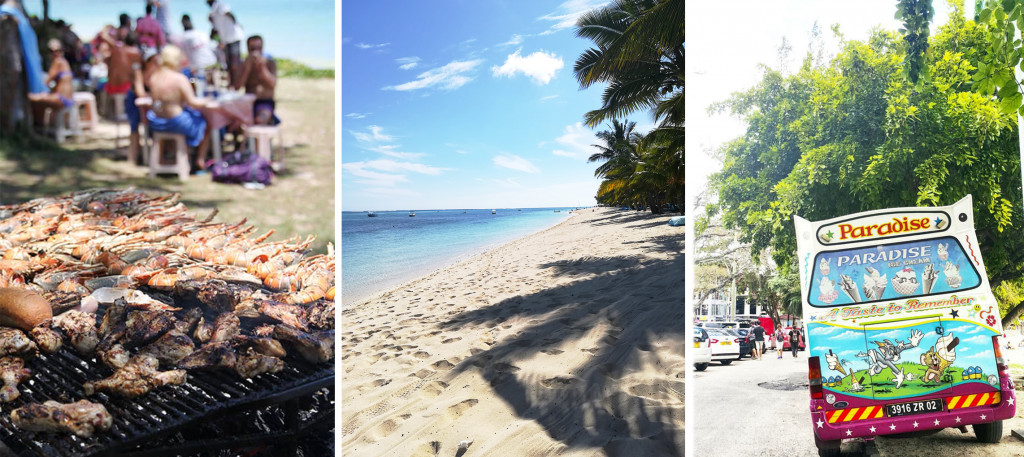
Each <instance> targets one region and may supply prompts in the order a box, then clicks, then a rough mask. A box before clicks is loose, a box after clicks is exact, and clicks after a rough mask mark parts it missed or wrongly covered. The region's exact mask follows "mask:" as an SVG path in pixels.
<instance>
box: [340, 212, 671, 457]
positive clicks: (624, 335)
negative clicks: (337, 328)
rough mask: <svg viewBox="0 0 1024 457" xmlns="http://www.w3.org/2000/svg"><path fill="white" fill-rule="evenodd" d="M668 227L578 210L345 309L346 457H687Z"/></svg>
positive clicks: (628, 215) (645, 218)
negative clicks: (461, 447)
mask: <svg viewBox="0 0 1024 457" xmlns="http://www.w3.org/2000/svg"><path fill="white" fill-rule="evenodd" d="M669 217H670V215H665V216H652V215H650V213H637V212H634V211H619V210H612V209H596V210H583V211H581V212H579V213H577V214H576V215H574V216H573V217H571V218H569V219H568V220H567V221H565V222H563V223H561V224H559V225H557V226H555V227H552V228H549V229H547V230H545V231H542V232H539V233H536V234H534V235H530V236H527V237H525V238H521V239H519V240H516V241H513V242H511V243H509V244H506V245H504V246H501V247H499V248H496V249H493V250H491V251H488V252H485V253H483V254H480V255H477V256H475V257H472V258H470V259H468V260H466V261H463V262H461V263H458V264H456V265H453V266H451V267H448V268H445V269H443V270H440V271H438V272H435V273H433V274H431V275H429V276H426V277H424V278H421V279H419V280H416V281H413V282H410V283H407V284H405V285H403V286H401V287H399V288H397V289H396V290H393V291H390V292H386V293H382V294H378V295H376V296H374V297H372V298H370V299H368V300H366V301H363V302H361V303H357V304H355V305H352V306H348V305H347V306H345V307H344V309H343V310H342V329H343V331H342V354H341V360H340V362H339V363H340V367H341V370H342V393H341V396H342V398H341V409H342V426H341V431H340V433H341V440H342V455H345V456H391V455H395V456H410V455H411V456H433V455H435V450H434V449H435V447H439V452H438V453H437V455H440V456H452V455H466V456H533V455H587V456H590V455H623V456H640V455H644V456H651V455H682V454H683V428H684V427H683V390H684V389H683V372H684V367H685V363H684V360H683V347H684V346H685V341H684V338H683V329H684V327H685V318H684V301H683V295H684V292H683V228H682V227H670V226H668V225H667V220H668V218H669ZM467 439H468V440H473V443H472V445H471V446H470V447H469V448H468V450H467V451H466V452H465V453H464V454H462V453H458V452H457V447H458V443H459V442H460V441H463V440H467Z"/></svg>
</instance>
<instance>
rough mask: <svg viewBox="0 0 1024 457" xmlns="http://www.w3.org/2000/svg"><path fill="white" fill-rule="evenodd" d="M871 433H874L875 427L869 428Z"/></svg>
mask: <svg viewBox="0 0 1024 457" xmlns="http://www.w3.org/2000/svg"><path fill="white" fill-rule="evenodd" d="M871 433H875V426H874V425H872V426H871Z"/></svg>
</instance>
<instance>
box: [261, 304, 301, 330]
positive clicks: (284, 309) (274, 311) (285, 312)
mask: <svg viewBox="0 0 1024 457" xmlns="http://www.w3.org/2000/svg"><path fill="white" fill-rule="evenodd" d="M259 309H260V313H261V314H263V315H264V316H267V317H269V318H271V319H274V320H276V321H278V322H280V323H282V324H286V325H289V326H292V327H294V328H297V329H299V330H302V331H307V330H309V324H308V323H307V321H306V310H305V309H303V308H302V307H301V306H298V305H286V304H284V303H280V302H274V301H270V300H267V301H263V302H262V303H260V308H259Z"/></svg>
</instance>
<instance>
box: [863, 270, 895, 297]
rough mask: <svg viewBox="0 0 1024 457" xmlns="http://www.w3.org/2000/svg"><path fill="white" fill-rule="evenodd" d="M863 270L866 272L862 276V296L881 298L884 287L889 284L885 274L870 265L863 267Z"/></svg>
mask: <svg viewBox="0 0 1024 457" xmlns="http://www.w3.org/2000/svg"><path fill="white" fill-rule="evenodd" d="M864 270H865V271H867V272H868V274H867V276H865V277H864V297H865V298H867V299H868V300H879V299H881V298H882V294H883V293H884V292H885V288H886V287H888V286H889V281H888V280H887V279H886V278H885V277H886V275H883V274H879V273H878V270H876V269H874V268H871V267H864Z"/></svg>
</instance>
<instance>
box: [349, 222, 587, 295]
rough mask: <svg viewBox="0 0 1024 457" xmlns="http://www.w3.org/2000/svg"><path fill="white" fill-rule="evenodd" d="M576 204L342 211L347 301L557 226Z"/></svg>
mask: <svg viewBox="0 0 1024 457" xmlns="http://www.w3.org/2000/svg"><path fill="white" fill-rule="evenodd" d="M571 209H572V208H522V209H515V208H514V209H497V210H496V212H497V214H491V210H489V209H486V210H485V209H465V210H462V209H448V210H422V211H416V212H415V214H416V216H415V217H409V211H380V212H377V217H368V216H367V213H366V212H365V211H364V212H354V211H342V213H341V265H342V267H341V297H342V304H349V303H353V302H355V301H358V300H360V299H362V298H365V297H367V296H369V295H371V294H373V293H374V292H378V291H381V290H386V289H390V288H393V287H395V286H397V285H399V284H401V283H403V282H406V281H409V280H412V279H415V278H418V277H420V276H423V275H425V274H427V273H430V272H431V271H433V270H435V269H438V268H440V267H443V266H445V265H449V264H452V263H454V262H456V261H458V260H462V259H465V258H468V257H469V256H472V255H473V254H477V253H479V252H483V251H485V250H487V249H490V248H493V247H497V246H499V245H501V244H503V243H506V242H508V241H512V240H514V239H516V238H520V237H522V236H525V235H528V234H530V233H534V232H538V231H540V230H542V229H545V228H547V227H550V226H552V225H555V224H556V223H558V222H560V221H562V220H564V219H565V218H567V217H569V211H570V210H571ZM555 210H558V211H559V212H555Z"/></svg>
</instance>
